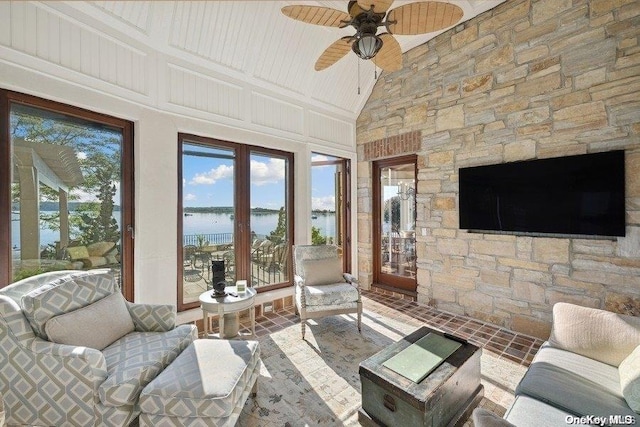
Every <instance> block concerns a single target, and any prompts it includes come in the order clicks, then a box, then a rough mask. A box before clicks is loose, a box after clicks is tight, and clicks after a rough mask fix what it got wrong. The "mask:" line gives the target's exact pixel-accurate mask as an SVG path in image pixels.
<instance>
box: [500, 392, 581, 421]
mask: <svg viewBox="0 0 640 427" xmlns="http://www.w3.org/2000/svg"><path fill="white" fill-rule="evenodd" d="M567 417H574V414H571V413H569V412H567V411H564V410H562V409H560V408H556V407H555V406H552V405H549V404H547V403H545V402H542V401H540V400H536V399H534V398H532V397H530V396H527V395H524V394H521V395H518V396H516V398H515V400H514V401H513V404H512V405H511V407H510V408H509V410H507V413H506V414H505V415H504V418H505V420H507V421H508V422H510V423H511V424H513V425H516V426H518V427H541V426H567V425H569V424H568V423H567V419H568V418H567ZM573 419H574V418H572V420H573ZM571 425H572V426H586V425H588V424H581V423H579V422H575V423H572V424H571Z"/></svg>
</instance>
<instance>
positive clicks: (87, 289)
mask: <svg viewBox="0 0 640 427" xmlns="http://www.w3.org/2000/svg"><path fill="white" fill-rule="evenodd" d="M175 321H176V313H175V307H174V306H171V305H146V304H133V303H129V302H127V301H125V300H124V298H123V297H122V294H121V293H120V289H119V286H118V285H117V283H116V281H115V280H114V277H113V276H112V275H111V273H110V272H109V271H108V270H91V271H56V272H50V273H44V274H40V275H38V276H33V277H30V278H27V279H24V280H21V281H19V282H16V283H14V284H12V285H10V286H8V287H5V288H3V289H0V396H2V399H3V402H4V415H5V417H6V423H7V425H16V424H18V425H47V426H62V425H65V426H67V425H68V426H89V425H91V426H93V425H108V426H125V425H128V424H130V423H131V422H132V421H133V420H135V419H136V418H137V417H138V415H139V413H140V409H139V405H138V397H139V395H140V392H141V391H142V389H143V388H144V387H145V386H146V385H147V384H148V383H149V382H151V381H152V380H153V379H154V378H155V377H156V376H158V375H159V374H160V373H161V372H162V371H163V369H164V368H165V367H167V366H168V365H169V364H170V363H171V362H172V361H173V360H174V359H175V358H176V357H177V356H178V355H179V354H180V353H181V352H182V351H183V350H184V349H185V348H187V347H188V346H189V344H191V343H192V341H193V340H194V339H196V338H197V330H196V327H195V326H194V325H181V326H176V324H175Z"/></svg>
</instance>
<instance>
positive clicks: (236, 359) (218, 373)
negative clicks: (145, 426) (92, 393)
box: [139, 339, 260, 418]
mask: <svg viewBox="0 0 640 427" xmlns="http://www.w3.org/2000/svg"><path fill="white" fill-rule="evenodd" d="M259 363H260V347H259V344H258V342H257V341H235V340H210V339H200V340H196V341H194V342H193V345H191V346H189V347H188V348H187V349H186V350H185V351H184V352H183V353H182V354H181V355H180V356H179V357H178V358H177V359H176V360H175V361H174V362H173V363H172V364H171V366H170V367H169V368H167V369H166V370H165V371H164V372H162V374H160V375H159V376H158V377H157V378H156V379H155V380H153V381H152V382H151V384H149V385H148V386H147V387H146V388H145V389H144V390H143V392H142V394H141V395H140V402H139V404H140V410H141V411H142V412H143V413H148V414H156V415H168V416H177V417H190V418H192V417H211V418H224V417H228V416H230V415H231V414H232V412H233V410H234V409H235V408H237V407H238V405H239V404H240V403H241V402H240V398H241V396H242V395H243V392H244V391H245V390H246V389H247V387H251V384H250V382H252V380H253V377H252V374H253V373H254V372H255V370H256V369H259V365H258V364H259Z"/></svg>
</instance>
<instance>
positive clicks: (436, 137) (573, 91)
mask: <svg viewBox="0 0 640 427" xmlns="http://www.w3.org/2000/svg"><path fill="white" fill-rule="evenodd" d="M639 40H640V2H638V1H637V0H630V1H624V0H592V1H581V0H573V1H572V0H542V1H529V0H526V1H523V0H508V1H507V2H506V3H503V4H501V5H499V6H498V7H496V8H495V9H493V10H490V11H488V12H486V13H484V14H482V15H480V16H478V17H476V18H474V19H472V20H470V21H469V22H467V23H465V24H461V25H459V26H457V27H456V28H454V29H451V30H449V31H447V32H446V33H443V34H441V35H439V36H438V37H436V38H434V39H433V40H431V41H429V42H428V43H426V44H425V45H422V46H419V47H417V48H414V49H412V50H410V51H409V52H407V53H405V54H404V68H403V69H402V70H400V71H398V72H395V73H392V74H387V73H385V74H383V76H382V77H381V78H380V80H379V81H378V82H377V84H376V86H375V88H374V90H373V92H372V94H371V96H370V98H369V100H368V101H367V103H366V105H365V107H364V109H363V110H362V113H361V115H360V117H359V118H358V121H357V141H358V159H359V162H358V233H359V237H358V240H359V241H358V251H359V266H358V267H359V271H358V273H359V276H360V278H361V280H362V282H363V283H364V284H365V285H367V284H371V282H372V277H373V273H372V264H373V262H372V252H373V251H372V215H371V206H372V200H371V190H370V189H371V180H372V177H371V162H370V161H369V160H370V159H366V158H365V156H364V147H365V146H366V145H367V144H368V143H371V142H372V141H376V140H380V139H385V138H394V137H397V136H398V135H403V134H407V133H410V132H415V131H419V132H420V133H421V147H420V149H419V150H418V151H417V154H418V183H417V190H418V195H417V199H416V201H417V212H418V218H417V224H416V225H417V252H418V275H417V278H418V301H419V302H426V303H430V304H433V305H435V306H437V307H438V308H442V309H445V310H449V311H453V312H456V313H461V314H466V315H470V316H473V317H476V318H479V319H482V320H485V321H488V322H491V323H495V324H498V325H503V326H506V327H509V328H512V329H514V330H516V331H520V332H524V333H530V334H533V335H537V336H540V337H545V336H548V333H549V330H550V324H551V311H552V306H553V304H554V303H555V302H558V301H567V302H573V303H577V304H581V305H585V306H591V307H600V308H606V309H610V310H613V311H618V312H626V313H633V314H639V315H640V44H639ZM613 149H625V150H626V161H625V162H626V164H625V168H626V197H627V199H626V206H627V215H626V221H627V236H626V237H625V238H618V239H615V240H593V239H569V238H544V237H523V236H512V235H490V234H476V233H468V232H466V231H464V230H460V229H459V228H458V169H459V168H461V167H466V166H478V165H488V164H495V163H502V162H511V161H517V160H527V159H536V158H548V157H558V156H566V155H575V154H584V153H591V152H600V151H607V150H613Z"/></svg>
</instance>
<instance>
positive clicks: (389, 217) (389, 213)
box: [384, 196, 400, 232]
mask: <svg viewBox="0 0 640 427" xmlns="http://www.w3.org/2000/svg"><path fill="white" fill-rule="evenodd" d="M384 222H387V223H389V222H390V223H391V231H394V232H398V231H399V230H400V198H399V197H398V196H394V197H392V198H390V199H388V200H385V202H384Z"/></svg>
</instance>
